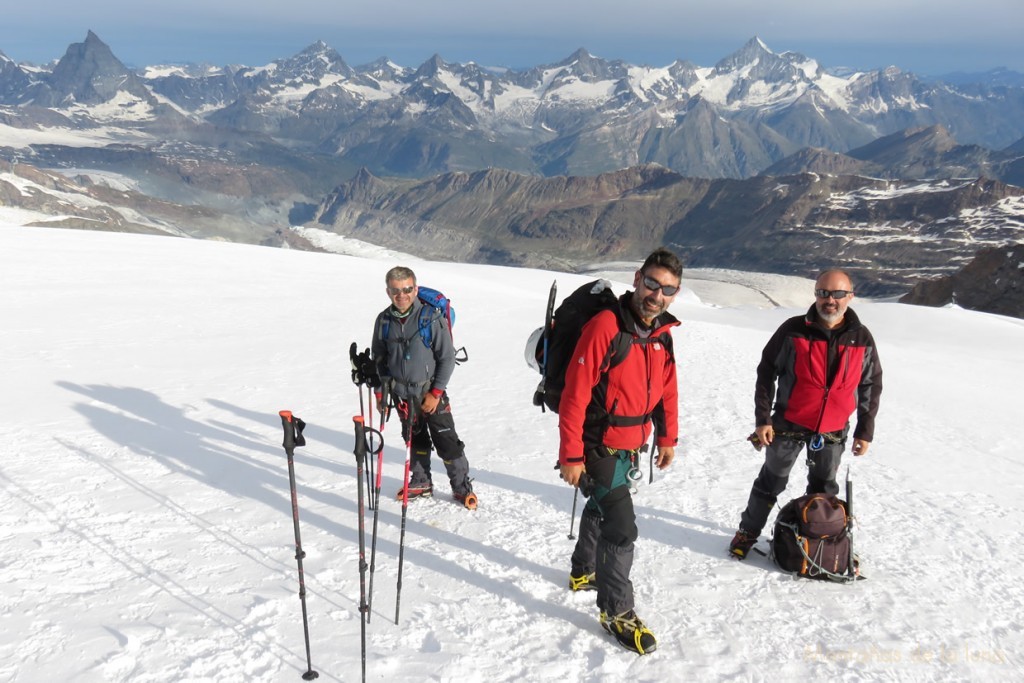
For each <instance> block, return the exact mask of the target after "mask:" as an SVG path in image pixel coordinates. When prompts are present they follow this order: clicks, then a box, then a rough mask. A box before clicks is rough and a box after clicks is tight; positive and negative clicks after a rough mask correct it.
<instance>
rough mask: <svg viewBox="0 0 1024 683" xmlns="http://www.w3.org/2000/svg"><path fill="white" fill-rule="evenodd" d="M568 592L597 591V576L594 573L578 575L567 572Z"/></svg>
mask: <svg viewBox="0 0 1024 683" xmlns="http://www.w3.org/2000/svg"><path fill="white" fill-rule="evenodd" d="M569 590H571V591H572V592H574V593H576V592H578V591H596V590H597V575H596V574H595V573H594V572H590V573H589V574H588V573H587V572H580V573H579V574H573V573H572V572H569Z"/></svg>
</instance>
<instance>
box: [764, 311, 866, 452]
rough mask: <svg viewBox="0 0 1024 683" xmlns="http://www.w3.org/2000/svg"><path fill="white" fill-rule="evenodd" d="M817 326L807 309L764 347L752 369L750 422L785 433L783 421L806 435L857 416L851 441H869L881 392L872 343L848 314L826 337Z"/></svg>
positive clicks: (835, 427)
mask: <svg viewBox="0 0 1024 683" xmlns="http://www.w3.org/2000/svg"><path fill="white" fill-rule="evenodd" d="M816 321H817V313H816V312H815V309H814V306H811V308H810V309H809V310H808V311H807V314H806V315H804V316H797V317H795V318H790V319H789V320H787V321H786V322H784V323H783V324H782V325H781V326H780V327H779V329H778V330H776V332H775V334H774V335H772V338H771V339H770V340H768V344H767V345H765V347H764V351H762V353H761V362H760V364H758V366H757V384H756V387H755V390H754V420H755V423H756V424H758V425H765V424H774V425H775V427H776V429H778V428H780V427H782V428H786V425H785V424H784V423H783V424H780V423H782V422H783V421H784V422H785V423H789V424H791V425H795V426H796V427H798V428H803V429H806V430H808V431H810V432H815V433H825V432H837V431H841V430H843V429H845V428H846V425H847V423H848V422H849V419H850V415H851V414H853V413H857V427H856V429H855V430H854V432H853V437H854V438H855V439H863V440H864V441H871V439H872V438H873V437H874V431H875V416H876V415H877V414H878V399H879V396H881V393H882V365H881V363H880V362H879V360H878V350H877V349H876V348H875V340H874V338H873V337H872V336H871V332H869V331H868V329H867V328H866V327H865V326H864V325H863V324H861V322H860V318H858V317H857V314H856V313H854V312H853V311H852V310H851V309H847V310H846V315H845V320H844V323H843V325H842V326H840V327H839V328H838V329H836V330H833V331H832V332H831V333H830V334H829V333H826V332H825V330H824V329H823V328H821V327H820V326H819V325H818V324H817V322H816ZM776 382H777V383H778V389H777V391H776ZM773 395H774V405H773V401H772V398H773Z"/></svg>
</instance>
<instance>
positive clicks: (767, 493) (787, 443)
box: [740, 430, 846, 536]
mask: <svg viewBox="0 0 1024 683" xmlns="http://www.w3.org/2000/svg"><path fill="white" fill-rule="evenodd" d="M805 447H806V448H807V490H806V493H828V494H831V495H835V494H837V493H839V484H837V483H836V472H838V471H839V463H840V461H841V460H842V457H843V449H844V448H845V447H846V430H844V431H843V433H842V439H841V440H840V441H838V442H831V443H830V442H829V441H825V442H824V444H823V445H822V447H821V449H820V450H816V451H815V450H811V448H810V435H808V437H807V438H806V439H800V438H792V437H779V436H776V437H775V440H774V441H772V443H771V444H770V445H769V446H768V447H767V448H766V449H765V455H764V465H762V466H761V472H760V473H759V474H758V475H757V479H755V480H754V485H753V486H752V487H751V489H750V498H749V499H748V500H747V509H746V510H744V511H743V514H742V515H741V516H740V528H741V529H743V530H744V531H746V532H747V533H749V534H751V535H754V536H758V535H760V534H761V531H762V530H763V529H764V525H765V524H766V523H767V521H768V515H769V514H771V511H772V508H773V507H775V501H776V500H778V497H779V495H780V494H781V493H782V492H783V491H785V490H786V485H787V484H788V483H789V473H790V471H791V470H792V469H793V465H794V464H795V463H796V459H797V457H798V456H799V455H800V451H801V450H803V449H804V448H805Z"/></svg>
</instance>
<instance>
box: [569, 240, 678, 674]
mask: <svg viewBox="0 0 1024 683" xmlns="http://www.w3.org/2000/svg"><path fill="white" fill-rule="evenodd" d="M682 272H683V267H682V264H681V263H680V261H679V258H678V257H677V256H676V255H675V254H673V253H672V252H670V251H668V250H667V249H657V250H655V251H654V252H653V253H652V254H651V255H650V256H648V257H647V260H646V261H644V264H643V266H642V267H641V268H640V270H638V271H636V274H635V276H634V278H633V287H635V290H634V291H632V292H626V293H625V294H624V295H623V296H621V297H620V298H619V303H618V306H617V307H616V308H615V309H610V310H605V311H601V312H600V313H598V314H597V315H595V316H594V317H593V318H592V319H591V320H590V321H589V322H588V323H587V324H586V325H585V326H584V327H583V331H582V333H581V335H580V339H579V342H578V343H577V344H576V349H575V351H574V352H573V355H572V357H571V359H570V362H569V367H568V368H567V370H566V373H565V389H564V390H563V392H562V398H561V401H560V403H559V409H558V415H559V421H558V431H559V436H560V447H559V454H558V461H559V465H560V469H561V477H562V479H564V480H565V481H566V482H567V483H568V484H569V485H570V486H579V487H580V488H581V490H583V491H584V495H588V496H589V499H588V500H587V504H586V506H585V507H584V510H583V516H582V518H581V519H580V531H579V539H578V540H577V542H576V548H575V550H574V551H573V554H572V569H571V572H570V575H569V586H570V588H572V590H574V591H575V590H593V589H595V588H596V589H597V606H598V608H599V609H600V610H601V615H600V619H601V624H602V626H603V627H604V628H605V630H607V631H608V632H609V633H611V634H612V635H614V636H615V637H616V639H618V641H619V642H620V643H622V644H623V645H624V646H626V647H627V648H629V649H631V650H633V651H634V652H637V653H639V654H647V653H648V652H652V651H653V650H654V649H655V648H656V647H657V641H656V640H655V638H654V635H653V634H652V633H651V631H650V629H648V628H647V627H646V626H645V625H644V623H643V622H642V621H641V620H640V618H639V617H638V616H637V615H636V612H635V611H634V609H633V607H634V605H633V584H632V582H631V581H630V579H629V573H630V569H631V567H632V564H633V543H634V541H636V539H637V527H636V515H635V514H634V512H633V499H632V497H631V495H630V483H631V476H630V475H631V473H632V472H635V471H636V470H635V468H636V463H637V462H638V461H639V452H640V449H641V448H642V447H643V446H644V445H645V444H646V443H647V439H648V438H649V436H650V434H651V429H652V426H651V425H652V423H653V428H654V429H655V430H656V445H657V449H658V456H657V461H656V462H657V465H658V468H660V469H665V468H666V467H668V466H669V464H670V463H671V462H672V459H673V458H674V457H675V446H676V442H677V440H678V438H677V437H678V430H679V407H678V391H677V387H676V362H675V358H674V356H673V354H672V336H671V333H670V329H671V328H672V327H674V326H676V325H678V324H679V321H678V320H676V319H675V318H674V317H673V316H672V314H670V313H668V307H669V304H671V303H672V301H673V299H675V296H676V294H677V292H678V291H679V283H680V278H681V276H682ZM620 332H625V333H626V334H628V335H629V336H630V344H629V345H628V346H627V347H626V348H627V349H628V352H627V354H626V356H625V359H624V360H622V361H621V362H619V363H617V364H615V365H614V366H610V363H609V348H610V347H611V346H612V341H613V339H614V338H615V337H616V335H618V334H619V333H620Z"/></svg>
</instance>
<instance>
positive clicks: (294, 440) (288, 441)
mask: <svg viewBox="0 0 1024 683" xmlns="http://www.w3.org/2000/svg"><path fill="white" fill-rule="evenodd" d="M278 414H279V415H280V416H281V426H282V427H283V428H284V443H283V444H282V445H283V446H284V452H285V454H286V455H287V456H288V486H289V488H290V489H291V494H292V522H293V523H294V525H295V561H296V562H297V563H298V565H299V601H300V602H302V633H303V635H304V636H305V639H306V673H304V674H302V678H303V680H306V681H311V680H313V679H314V678H317V677H319V676H320V674H319V673H317V672H316V671H313V663H312V658H311V657H310V654H309V619H308V617H307V614H306V580H305V578H304V576H303V572H302V558H304V557H305V556H306V553H305V552H303V550H302V539H301V537H300V536H299V499H298V496H297V495H296V493H295V447H296V446H305V445H306V438H305V437H304V436H302V430H303V429H304V428H305V426H306V423H305V422H303V421H302V420H300V419H299V418H297V417H295V416H294V415H292V413H291V411H290V410H282V411H280V412H279V413H278Z"/></svg>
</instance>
